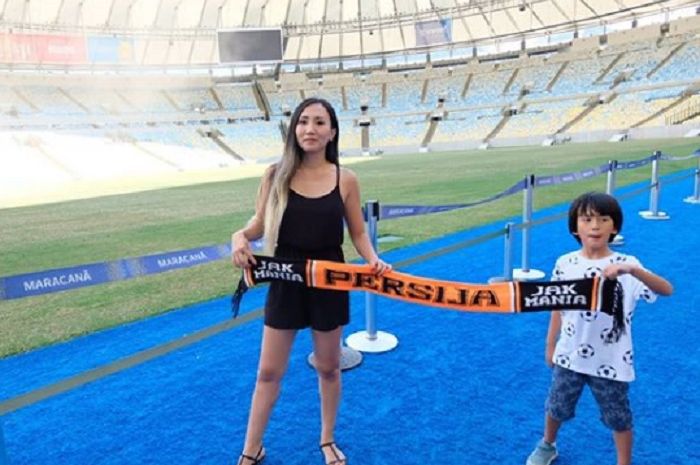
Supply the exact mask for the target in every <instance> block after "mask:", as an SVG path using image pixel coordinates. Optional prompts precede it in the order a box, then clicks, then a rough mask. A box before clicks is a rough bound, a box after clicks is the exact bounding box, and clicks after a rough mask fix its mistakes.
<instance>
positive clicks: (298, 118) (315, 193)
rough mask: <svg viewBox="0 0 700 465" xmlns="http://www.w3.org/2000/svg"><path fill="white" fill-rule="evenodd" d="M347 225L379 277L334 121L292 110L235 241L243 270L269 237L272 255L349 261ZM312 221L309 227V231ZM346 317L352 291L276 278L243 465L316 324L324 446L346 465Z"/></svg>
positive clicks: (323, 108) (316, 106) (313, 106)
mask: <svg viewBox="0 0 700 465" xmlns="http://www.w3.org/2000/svg"><path fill="white" fill-rule="evenodd" d="M343 220H345V222H346V223H347V225H348V231H349V234H350V238H351V239H352V242H353V245H354V246H355V249H356V250H357V252H358V253H359V254H360V255H361V256H362V257H363V258H364V259H365V260H366V261H367V262H368V263H369V264H370V265H372V267H373V269H374V271H375V272H376V273H377V274H383V273H385V272H387V271H389V270H390V269H391V266H390V265H388V264H387V263H385V262H384V261H382V260H381V259H379V257H378V256H377V253H376V252H375V250H374V248H373V247H372V244H371V242H370V240H369V237H368V236H367V233H366V232H365V229H364V222H363V216H362V210H361V207H360V189H359V186H358V182H357V178H356V177H355V174H354V173H353V172H352V171H350V170H348V169H345V168H340V166H339V164H338V119H337V117H336V115H335V110H333V107H332V106H331V105H330V104H329V103H328V102H327V101H325V100H323V99H318V98H309V99H306V100H304V101H303V102H302V103H301V104H300V105H299V106H298V107H297V108H296V110H295V111H294V114H293V115H292V119H291V122H290V127H289V131H288V134H287V140H286V144H285V149H284V154H283V156H282V159H281V160H280V161H279V162H278V163H277V164H275V165H272V166H270V167H269V168H268V169H267V171H266V172H265V174H264V175H263V179H262V182H261V184H260V188H259V190H258V198H257V203H256V212H255V215H253V217H252V218H251V219H250V220H249V221H248V224H247V225H246V226H245V227H244V228H243V229H240V230H238V231H236V232H235V233H234V234H233V236H232V239H231V242H232V247H231V248H232V260H233V263H234V264H235V265H236V266H238V267H248V266H250V265H251V264H254V263H255V259H254V257H253V253H252V251H251V248H250V241H253V240H255V239H258V238H260V237H261V236H263V235H264V237H265V244H266V251H267V252H268V253H271V252H274V255H275V256H279V257H285V258H313V259H323V260H333V261H339V262H342V261H344V257H343V251H342V248H341V244H342V242H343ZM312 225H313V226H312ZM348 320H349V299H348V293H347V292H344V291H332V290H322V289H311V288H306V287H303V286H302V285H300V284H297V283H287V282H273V283H271V285H270V289H269V291H268V295H267V301H266V304H265V326H264V329H263V337H262V348H261V353H260V362H259V367H258V376H257V380H256V385H255V392H254V394H253V400H252V405H251V409H250V416H249V419H248V428H247V432H246V439H245V445H244V448H243V453H242V454H241V455H240V457H239V459H238V465H255V464H258V463H260V462H262V460H263V459H264V458H265V449H264V447H263V445H262V438H263V433H264V431H265V428H266V426H267V422H268V420H269V418H270V413H271V411H272V407H273V406H274V403H275V401H276V399H277V396H278V394H279V390H280V383H281V380H282V376H283V375H284V372H285V371H286V368H287V363H288V361H289V354H290V351H291V348H292V343H293V342H294V337H295V336H296V333H297V330H299V329H302V328H306V327H311V329H312V339H313V344H314V357H315V366H316V371H317V372H318V379H319V391H320V398H321V436H320V443H319V444H320V448H321V452H322V453H323V458H324V461H325V463H326V464H333V465H347V459H346V458H345V455H344V454H343V452H342V451H341V450H340V448H339V447H338V446H337V445H336V443H335V440H334V430H335V420H336V415H337V411H338V404H339V402H340V390H341V381H340V339H341V336H342V327H343V326H344V325H346V324H347V323H348Z"/></svg>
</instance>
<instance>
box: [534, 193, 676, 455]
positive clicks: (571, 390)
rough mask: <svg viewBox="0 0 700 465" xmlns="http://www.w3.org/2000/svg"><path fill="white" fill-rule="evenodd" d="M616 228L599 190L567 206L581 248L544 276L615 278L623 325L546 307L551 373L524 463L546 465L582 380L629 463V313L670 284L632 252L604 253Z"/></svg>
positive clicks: (614, 210) (613, 206)
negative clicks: (539, 426) (539, 425)
mask: <svg viewBox="0 0 700 465" xmlns="http://www.w3.org/2000/svg"><path fill="white" fill-rule="evenodd" d="M621 229H622V210H621V209H620V205H619V204H618V203H617V201H616V200H615V199H614V198H613V197H611V196H609V195H607V194H601V193H597V192H589V193H587V194H583V195H581V196H580V197H578V198H577V199H575V200H574V201H573V203H572V204H571V207H570V208H569V232H571V234H572V235H573V236H574V238H575V239H576V240H577V241H578V242H579V244H581V249H580V250H577V251H575V252H571V253H568V254H565V255H563V256H561V257H559V259H558V260H557V262H556V265H555V267H554V272H553V277H552V279H553V280H566V279H581V278H584V277H586V278H587V277H592V276H600V275H602V276H604V277H606V278H610V279H615V278H616V279H617V280H618V281H619V282H620V284H621V285H622V288H623V292H624V303H623V309H624V314H625V325H624V328H623V329H622V330H621V331H613V330H612V328H613V321H612V317H611V316H610V315H606V314H604V313H600V312H598V313H593V314H592V313H590V312H575V311H567V312H552V314H551V317H550V322H549V330H548V331H547V340H546V350H545V360H546V362H547V364H548V365H549V366H553V370H552V384H551V386H550V390H549V396H548V397H547V400H546V402H545V422H544V437H543V438H542V439H541V440H540V442H539V443H538V444H537V447H535V450H534V451H533V452H532V453H531V454H530V456H529V457H528V459H527V465H549V464H551V463H552V462H553V461H554V460H555V459H556V458H557V456H558V454H557V448H556V442H555V441H556V438H557V432H558V431H559V427H560V426H561V424H562V423H563V422H565V421H567V420H569V419H571V418H573V417H574V411H575V408H576V404H577V402H578V400H579V398H580V396H581V392H582V391H583V387H584V386H585V385H586V384H587V385H588V386H589V388H590V389H591V391H592V393H593V396H594V397H595V399H596V402H597V403H598V406H599V408H600V412H601V420H602V421H603V423H604V424H605V425H606V426H607V427H608V428H610V429H611V430H612V431H613V440H614V441H615V448H616V450H617V464H618V465H630V463H631V456H632V412H631V410H630V405H629V399H628V396H627V391H628V387H629V383H630V382H631V381H633V380H634V365H633V350H632V314H633V312H634V307H635V305H636V301H637V300H639V299H640V298H643V299H644V300H646V301H647V302H653V301H654V300H656V294H661V295H670V294H671V293H672V292H673V287H672V286H671V284H670V283H669V282H668V281H666V280H665V279H663V278H662V277H660V276H658V275H656V274H654V273H652V272H650V271H648V270H646V269H644V268H643V267H642V265H641V264H640V262H639V261H638V260H637V259H636V258H635V257H633V256H631V255H623V254H621V253H618V252H613V251H612V250H610V248H609V246H608V244H609V243H610V242H612V240H613V239H614V238H615V235H616V234H618V233H619V232H620V230H621ZM557 336H558V338H557Z"/></svg>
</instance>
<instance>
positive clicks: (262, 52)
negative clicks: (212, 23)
mask: <svg viewBox="0 0 700 465" xmlns="http://www.w3.org/2000/svg"><path fill="white" fill-rule="evenodd" d="M217 41H218V45H219V62H220V63H227V64H228V63H248V64H255V63H279V62H281V61H282V55H283V54H284V51H283V47H282V43H283V41H282V29H280V28H266V29H262V28H261V29H228V30H221V31H218V32H217Z"/></svg>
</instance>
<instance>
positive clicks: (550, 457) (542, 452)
mask: <svg viewBox="0 0 700 465" xmlns="http://www.w3.org/2000/svg"><path fill="white" fill-rule="evenodd" d="M558 456H559V454H557V446H556V444H549V443H547V442H544V439H541V440H540V442H538V443H537V447H535V450H533V451H532V454H530V456H529V457H528V458H527V462H525V465H550V464H551V463H552V462H554V459H556V458H557V457H558Z"/></svg>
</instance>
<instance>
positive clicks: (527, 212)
mask: <svg viewBox="0 0 700 465" xmlns="http://www.w3.org/2000/svg"><path fill="white" fill-rule="evenodd" d="M534 189H535V175H534V174H530V175H528V176H526V177H525V189H524V190H523V230H522V239H523V246H522V257H521V268H516V269H515V270H513V279H516V280H518V281H531V280H536V279H542V278H544V273H543V272H542V271H540V270H533V269H530V223H531V222H532V201H533V193H534Z"/></svg>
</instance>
